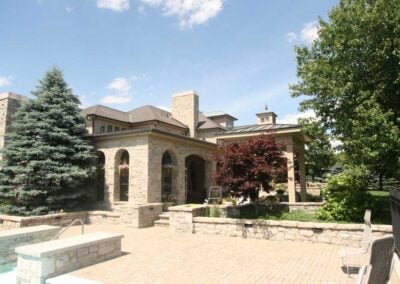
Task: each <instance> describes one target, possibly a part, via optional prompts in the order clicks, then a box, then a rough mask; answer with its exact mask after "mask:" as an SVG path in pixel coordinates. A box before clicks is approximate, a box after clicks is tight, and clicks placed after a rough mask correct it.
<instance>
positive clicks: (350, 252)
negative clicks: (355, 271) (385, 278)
mask: <svg viewBox="0 0 400 284" xmlns="http://www.w3.org/2000/svg"><path fill="white" fill-rule="evenodd" d="M371 241H372V227H371V210H368V209H367V210H365V214H364V232H363V238H362V240H361V243H360V244H359V247H343V248H342V249H341V250H340V251H339V256H340V257H341V258H342V264H343V266H344V267H346V272H347V274H349V275H350V269H349V263H348V262H346V261H345V260H346V258H349V257H356V256H362V255H366V254H367V253H368V250H369V247H370V244H371Z"/></svg>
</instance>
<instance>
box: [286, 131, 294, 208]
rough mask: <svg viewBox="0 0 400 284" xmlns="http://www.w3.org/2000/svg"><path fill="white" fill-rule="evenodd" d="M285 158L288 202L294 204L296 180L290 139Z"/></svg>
mask: <svg viewBox="0 0 400 284" xmlns="http://www.w3.org/2000/svg"><path fill="white" fill-rule="evenodd" d="M286 158H287V177H288V194H289V202H291V203H292V202H293V203H294V202H296V180H295V175H294V149H293V140H292V138H290V141H288V142H287V143H286Z"/></svg>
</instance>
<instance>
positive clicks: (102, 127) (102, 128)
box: [100, 125, 106, 133]
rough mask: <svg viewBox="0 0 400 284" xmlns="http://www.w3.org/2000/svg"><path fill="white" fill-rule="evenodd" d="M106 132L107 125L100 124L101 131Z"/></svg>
mask: <svg viewBox="0 0 400 284" xmlns="http://www.w3.org/2000/svg"><path fill="white" fill-rule="evenodd" d="M104 132H106V126H105V125H102V126H100V133H104Z"/></svg>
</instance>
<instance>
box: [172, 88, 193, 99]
mask: <svg viewBox="0 0 400 284" xmlns="http://www.w3.org/2000/svg"><path fill="white" fill-rule="evenodd" d="M189 95H195V96H198V95H199V94H198V93H197V92H196V91H195V90H188V91H182V92H177V93H173V94H172V97H173V98H176V97H182V96H189Z"/></svg>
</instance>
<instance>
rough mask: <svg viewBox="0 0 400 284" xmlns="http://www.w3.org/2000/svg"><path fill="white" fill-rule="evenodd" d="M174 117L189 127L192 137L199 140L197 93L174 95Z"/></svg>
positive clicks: (189, 92) (188, 92)
mask: <svg viewBox="0 0 400 284" xmlns="http://www.w3.org/2000/svg"><path fill="white" fill-rule="evenodd" d="M172 117H173V118H174V119H176V120H178V121H180V122H182V123H183V124H185V125H186V126H187V127H189V132H190V133H189V136H190V137H193V138H197V125H198V124H199V96H198V95H197V93H196V92H195V91H187V92H181V93H175V94H173V96H172Z"/></svg>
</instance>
